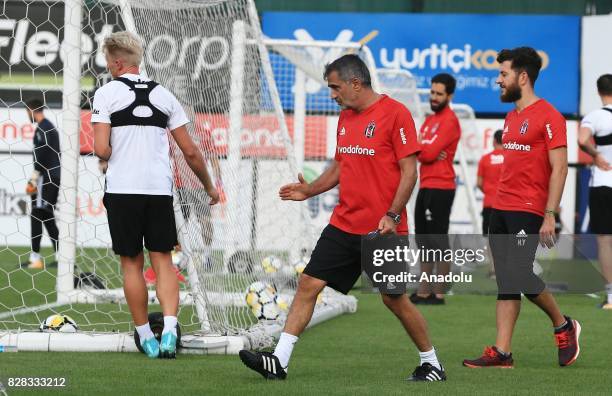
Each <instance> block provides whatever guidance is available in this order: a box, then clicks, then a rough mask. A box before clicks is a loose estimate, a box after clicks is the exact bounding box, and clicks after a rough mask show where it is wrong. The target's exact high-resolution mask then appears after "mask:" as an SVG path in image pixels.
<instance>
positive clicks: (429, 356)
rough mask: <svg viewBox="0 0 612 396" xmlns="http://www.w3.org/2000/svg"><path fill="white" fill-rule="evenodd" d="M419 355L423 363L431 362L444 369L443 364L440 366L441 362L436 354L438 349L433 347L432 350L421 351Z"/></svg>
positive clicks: (439, 368)
mask: <svg viewBox="0 0 612 396" xmlns="http://www.w3.org/2000/svg"><path fill="white" fill-rule="evenodd" d="M419 357H420V358H421V363H420V364H423V363H429V364H431V365H432V366H434V367H436V368H437V369H438V370H442V366H440V362H438V357H437V356H436V349H435V348H433V347H432V348H431V351H427V352H419Z"/></svg>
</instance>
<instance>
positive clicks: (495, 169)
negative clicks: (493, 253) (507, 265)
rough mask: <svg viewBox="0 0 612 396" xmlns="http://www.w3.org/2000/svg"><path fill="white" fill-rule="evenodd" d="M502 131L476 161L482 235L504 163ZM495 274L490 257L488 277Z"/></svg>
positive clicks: (485, 228) (487, 230) (495, 134)
mask: <svg viewBox="0 0 612 396" xmlns="http://www.w3.org/2000/svg"><path fill="white" fill-rule="evenodd" d="M502 134H503V131H502V130H501V129H500V130H497V131H495V133H494V134H493V151H491V152H490V153H487V154H485V155H483V156H482V158H480V161H478V173H477V179H476V185H477V186H478V188H479V189H480V191H482V193H483V195H484V198H483V199H482V235H483V236H484V237H487V236H488V235H489V218H490V217H491V211H492V210H493V202H495V195H496V194H497V185H498V184H499V177H500V176H501V169H502V165H503V164H504V152H503V149H504V146H503V145H502ZM494 276H495V268H494V266H493V260H492V259H491V268H490V270H489V277H490V278H492V277H494Z"/></svg>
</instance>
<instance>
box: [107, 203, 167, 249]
mask: <svg viewBox="0 0 612 396" xmlns="http://www.w3.org/2000/svg"><path fill="white" fill-rule="evenodd" d="M102 202H103V203H104V206H105V207H106V213H107V216H108V228H109V229H110V234H111V239H112V241H113V251H114V252H115V254H118V255H120V256H129V257H135V256H138V254H140V252H142V241H143V239H144V246H145V247H146V248H147V249H148V250H149V251H152V252H169V251H171V250H172V249H173V248H174V246H175V245H176V244H177V243H178V242H177V236H176V224H175V222H174V208H173V206H172V197H171V196H168V195H142V194H110V193H105V194H104V199H103V201H102Z"/></svg>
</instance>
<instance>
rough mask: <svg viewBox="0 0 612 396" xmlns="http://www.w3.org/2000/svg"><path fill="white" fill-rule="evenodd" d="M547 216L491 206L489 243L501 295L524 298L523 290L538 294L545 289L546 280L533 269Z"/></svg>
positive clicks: (526, 293) (527, 293)
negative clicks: (522, 295)
mask: <svg viewBox="0 0 612 396" xmlns="http://www.w3.org/2000/svg"><path fill="white" fill-rule="evenodd" d="M543 220H544V219H543V218H542V216H538V215H536V214H533V213H528V212H517V211H507V210H499V209H492V210H491V217H490V219H489V244H490V246H491V253H492V255H493V264H494V266H495V275H496V280H497V288H498V293H499V295H505V296H507V295H511V296H514V297H518V298H520V294H521V293H523V294H525V295H538V294H540V293H541V292H542V291H543V290H544V288H545V284H544V282H543V281H542V280H541V279H540V278H539V277H538V276H537V275H535V274H534V273H533V261H534V259H535V255H536V251H537V249H538V244H539V241H540V235H539V234H540V227H541V226H542V221H543Z"/></svg>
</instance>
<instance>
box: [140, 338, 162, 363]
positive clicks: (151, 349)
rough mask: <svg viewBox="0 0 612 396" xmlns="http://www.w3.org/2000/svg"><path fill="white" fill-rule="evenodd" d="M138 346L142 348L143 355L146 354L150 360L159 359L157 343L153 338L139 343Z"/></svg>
mask: <svg viewBox="0 0 612 396" xmlns="http://www.w3.org/2000/svg"><path fill="white" fill-rule="evenodd" d="M140 345H141V346H142V349H143V350H144V353H146V354H147V356H148V357H150V358H151V359H157V358H158V357H159V342H157V339H156V338H155V337H151V338H149V339H147V340H144V341H140Z"/></svg>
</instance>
